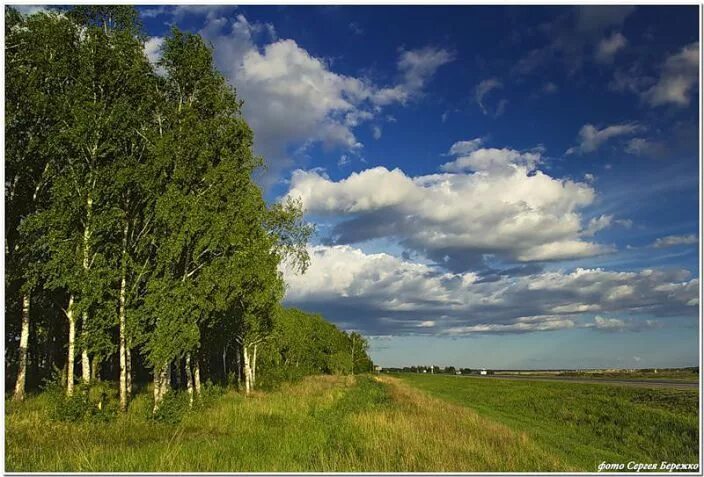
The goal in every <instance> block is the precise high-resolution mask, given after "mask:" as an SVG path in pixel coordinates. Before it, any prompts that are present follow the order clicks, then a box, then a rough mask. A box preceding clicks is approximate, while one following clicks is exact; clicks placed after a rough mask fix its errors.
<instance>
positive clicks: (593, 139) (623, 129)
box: [565, 123, 643, 154]
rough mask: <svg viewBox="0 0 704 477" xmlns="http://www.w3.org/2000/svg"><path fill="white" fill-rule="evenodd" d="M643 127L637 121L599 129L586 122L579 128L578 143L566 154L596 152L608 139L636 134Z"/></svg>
mask: <svg viewBox="0 0 704 477" xmlns="http://www.w3.org/2000/svg"><path fill="white" fill-rule="evenodd" d="M642 129H643V127H642V126H640V125H639V124H637V123H624V124H614V125H612V126H607V127H605V128H603V129H597V128H596V127H595V126H594V125H592V124H585V125H584V126H582V128H581V129H580V130H579V137H578V141H579V142H578V144H577V145H576V146H574V147H571V148H569V149H567V151H566V152H565V154H586V153H589V152H594V151H596V150H597V149H599V147H601V146H602V145H603V144H604V143H605V142H607V141H608V140H610V139H612V138H615V137H618V136H626V135H629V134H634V133H636V132H638V131H641V130H642Z"/></svg>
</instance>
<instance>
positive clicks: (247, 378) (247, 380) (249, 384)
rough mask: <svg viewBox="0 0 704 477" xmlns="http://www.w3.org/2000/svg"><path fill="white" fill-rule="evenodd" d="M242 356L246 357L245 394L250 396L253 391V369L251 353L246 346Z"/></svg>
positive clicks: (243, 348) (243, 347)
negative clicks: (250, 358)
mask: <svg viewBox="0 0 704 477" xmlns="http://www.w3.org/2000/svg"><path fill="white" fill-rule="evenodd" d="M242 356H243V357H244V393H245V394H249V393H250V391H251V390H252V368H251V366H250V363H249V351H248V350H247V347H246V346H242Z"/></svg>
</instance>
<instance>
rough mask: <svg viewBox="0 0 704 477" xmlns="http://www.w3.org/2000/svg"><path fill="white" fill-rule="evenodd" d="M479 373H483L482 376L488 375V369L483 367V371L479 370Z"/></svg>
mask: <svg viewBox="0 0 704 477" xmlns="http://www.w3.org/2000/svg"><path fill="white" fill-rule="evenodd" d="M479 374H481V375H482V376H486V374H487V372H486V369H482V370H481V371H479Z"/></svg>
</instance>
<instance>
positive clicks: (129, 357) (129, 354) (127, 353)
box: [125, 340, 132, 401]
mask: <svg viewBox="0 0 704 477" xmlns="http://www.w3.org/2000/svg"><path fill="white" fill-rule="evenodd" d="M125 358H126V361H127V362H126V365H127V400H128V401H129V398H130V397H131V396H132V347H131V346H130V341H129V340H127V347H126V348H125Z"/></svg>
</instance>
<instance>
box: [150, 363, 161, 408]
mask: <svg viewBox="0 0 704 477" xmlns="http://www.w3.org/2000/svg"><path fill="white" fill-rule="evenodd" d="M160 375H161V373H160V371H158V370H157V369H156V368H154V407H153V408H152V414H156V411H158V410H159V404H161V380H160Z"/></svg>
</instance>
